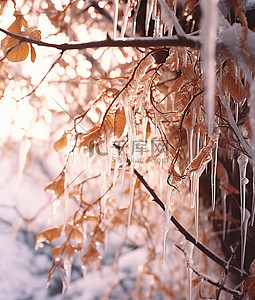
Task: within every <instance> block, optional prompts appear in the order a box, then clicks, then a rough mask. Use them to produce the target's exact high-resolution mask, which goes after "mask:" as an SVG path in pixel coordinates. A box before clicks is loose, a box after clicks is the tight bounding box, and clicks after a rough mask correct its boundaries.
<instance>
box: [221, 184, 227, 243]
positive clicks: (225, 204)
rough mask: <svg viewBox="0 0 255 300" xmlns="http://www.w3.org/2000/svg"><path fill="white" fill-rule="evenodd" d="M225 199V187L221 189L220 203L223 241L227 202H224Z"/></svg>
mask: <svg viewBox="0 0 255 300" xmlns="http://www.w3.org/2000/svg"><path fill="white" fill-rule="evenodd" d="M226 199H227V192H226V190H225V189H222V190H221V201H222V202H221V203H222V214H223V226H222V228H223V233H222V239H223V241H224V240H225V238H226V225H227V203H226Z"/></svg>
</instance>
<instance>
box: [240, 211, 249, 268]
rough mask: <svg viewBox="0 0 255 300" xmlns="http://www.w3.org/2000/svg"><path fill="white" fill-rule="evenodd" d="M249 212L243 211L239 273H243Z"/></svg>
mask: <svg viewBox="0 0 255 300" xmlns="http://www.w3.org/2000/svg"><path fill="white" fill-rule="evenodd" d="M250 216H251V214H250V212H249V211H248V209H245V212H244V217H243V222H242V225H241V271H242V274H243V272H244V261H245V250H246V240H247V229H248V221H249V219H250Z"/></svg>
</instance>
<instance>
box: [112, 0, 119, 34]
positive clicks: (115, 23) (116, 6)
mask: <svg viewBox="0 0 255 300" xmlns="http://www.w3.org/2000/svg"><path fill="white" fill-rule="evenodd" d="M113 4H114V17H113V39H114V40H115V39H116V37H117V27H118V12H119V0H114V2H113Z"/></svg>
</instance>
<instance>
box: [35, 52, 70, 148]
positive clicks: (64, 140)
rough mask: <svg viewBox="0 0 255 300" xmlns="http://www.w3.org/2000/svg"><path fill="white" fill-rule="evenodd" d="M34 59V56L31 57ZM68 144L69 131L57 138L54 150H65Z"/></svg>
mask: <svg viewBox="0 0 255 300" xmlns="http://www.w3.org/2000/svg"><path fill="white" fill-rule="evenodd" d="M31 60H32V58H31ZM66 145H67V133H66V132H64V133H63V135H62V136H61V138H60V139H59V140H57V141H56V142H55V144H54V150H55V151H56V152H59V151H61V150H63V149H64V148H65V147H66Z"/></svg>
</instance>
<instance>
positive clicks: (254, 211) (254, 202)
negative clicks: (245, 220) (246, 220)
mask: <svg viewBox="0 0 255 300" xmlns="http://www.w3.org/2000/svg"><path fill="white" fill-rule="evenodd" d="M252 176H253V177H252V207H251V226H253V225H254V214H255V161H254V160H253V163H252Z"/></svg>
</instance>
